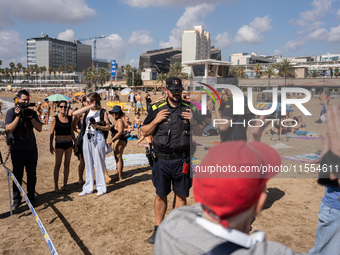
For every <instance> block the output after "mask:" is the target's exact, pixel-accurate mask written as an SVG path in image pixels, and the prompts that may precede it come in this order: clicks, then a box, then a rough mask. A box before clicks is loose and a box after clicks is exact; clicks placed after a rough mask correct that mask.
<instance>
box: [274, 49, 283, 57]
mask: <svg viewBox="0 0 340 255" xmlns="http://www.w3.org/2000/svg"><path fill="white" fill-rule="evenodd" d="M274 55H275V56H276V55H282V52H281V50H279V49H275V50H274Z"/></svg>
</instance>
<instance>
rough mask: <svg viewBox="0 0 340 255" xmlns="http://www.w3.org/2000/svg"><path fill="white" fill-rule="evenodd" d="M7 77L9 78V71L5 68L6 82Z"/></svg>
mask: <svg viewBox="0 0 340 255" xmlns="http://www.w3.org/2000/svg"><path fill="white" fill-rule="evenodd" d="M8 76H9V69H8V68H7V67H6V68H5V77H6V80H7V81H8Z"/></svg>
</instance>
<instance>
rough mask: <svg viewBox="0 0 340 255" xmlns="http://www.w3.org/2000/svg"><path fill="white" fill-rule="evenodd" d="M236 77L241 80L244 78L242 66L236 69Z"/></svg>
mask: <svg viewBox="0 0 340 255" xmlns="http://www.w3.org/2000/svg"><path fill="white" fill-rule="evenodd" d="M236 76H237V77H239V78H243V77H244V71H243V68H242V66H239V67H238V68H237V74H236Z"/></svg>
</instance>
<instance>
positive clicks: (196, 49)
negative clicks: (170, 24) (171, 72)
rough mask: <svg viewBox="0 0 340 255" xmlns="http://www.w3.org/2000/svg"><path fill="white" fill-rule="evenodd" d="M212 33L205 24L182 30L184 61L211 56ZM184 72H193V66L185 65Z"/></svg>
mask: <svg viewBox="0 0 340 255" xmlns="http://www.w3.org/2000/svg"><path fill="white" fill-rule="evenodd" d="M210 48H211V40H210V33H209V32H207V31H204V29H203V26H194V29H193V30H183V32H182V62H185V61H193V60H202V59H209V58H210ZM183 72H185V73H187V74H189V75H190V74H191V67H188V66H184V68H183Z"/></svg>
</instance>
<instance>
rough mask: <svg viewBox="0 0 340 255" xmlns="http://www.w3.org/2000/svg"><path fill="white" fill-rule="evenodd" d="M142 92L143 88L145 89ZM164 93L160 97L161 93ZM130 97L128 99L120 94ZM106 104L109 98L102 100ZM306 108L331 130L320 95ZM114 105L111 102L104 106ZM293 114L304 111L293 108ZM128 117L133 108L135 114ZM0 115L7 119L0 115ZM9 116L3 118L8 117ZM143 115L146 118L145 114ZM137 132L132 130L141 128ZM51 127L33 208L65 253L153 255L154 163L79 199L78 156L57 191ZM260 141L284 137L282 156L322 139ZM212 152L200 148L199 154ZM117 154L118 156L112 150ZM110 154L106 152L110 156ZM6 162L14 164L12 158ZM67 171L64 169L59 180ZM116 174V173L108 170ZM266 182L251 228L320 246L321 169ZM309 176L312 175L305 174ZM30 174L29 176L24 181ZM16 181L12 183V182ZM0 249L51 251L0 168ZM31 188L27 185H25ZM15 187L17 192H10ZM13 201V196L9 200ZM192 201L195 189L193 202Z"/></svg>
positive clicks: (44, 135) (310, 124)
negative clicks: (317, 237)
mask: <svg viewBox="0 0 340 255" xmlns="http://www.w3.org/2000/svg"><path fill="white" fill-rule="evenodd" d="M143 95H144V93H143ZM13 96H14V95H13V94H11V93H9V92H6V93H5V92H0V97H12V98H13ZM159 96H160V93H158V94H157V96H153V97H154V98H155V97H156V98H157V97H159ZM43 99H44V96H43V95H40V94H33V95H32V101H33V102H34V101H35V102H38V101H42V100H43ZM121 99H122V100H123V101H126V97H125V96H124V97H122V98H121ZM339 103H340V100H339V99H331V101H330V105H327V106H326V108H327V110H328V109H330V107H331V106H332V105H335V104H339ZM103 105H104V104H103ZM305 106H306V108H307V109H308V110H309V111H310V112H311V113H312V114H313V115H314V116H315V117H314V118H304V121H305V122H306V124H307V130H309V131H315V132H321V131H327V124H317V123H315V120H317V119H318V118H319V114H320V110H321V106H320V105H319V104H318V99H317V98H312V99H311V100H310V101H309V102H308V103H307V104H305ZM106 109H107V110H109V107H107V106H106ZM294 109H295V110H296V111H295V112H294V116H296V115H297V114H298V113H300V111H299V110H297V109H296V107H295V108H294ZM128 116H130V121H133V114H132V113H129V114H128ZM0 118H1V117H0ZM2 118H3V117H2ZM141 118H142V120H144V118H145V116H142V117H141ZM135 133H136V132H134V134H135ZM49 135H50V125H48V126H43V131H42V132H41V133H36V138H37V144H38V151H39V160H38V166H37V186H36V192H37V194H38V196H37V206H36V207H35V210H36V212H37V214H38V215H39V217H40V220H41V222H42V223H43V224H44V226H45V228H46V230H47V232H48V234H49V236H50V238H51V240H52V242H53V244H54V245H55V247H56V250H57V251H58V253H59V254H151V253H152V250H153V245H151V244H149V243H148V242H147V240H148V238H149V236H150V235H151V234H152V232H153V227H154V224H155V217H154V208H153V204H154V197H155V189H154V187H153V185H152V181H151V168H150V166H148V165H145V166H137V167H125V168H124V172H123V181H121V182H118V183H115V184H109V185H108V193H107V194H105V195H103V196H100V197H97V196H96V194H95V193H93V194H91V195H87V196H85V197H79V196H78V194H79V192H81V186H80V185H79V184H78V172H77V164H78V159H77V158H76V157H74V156H73V157H72V159H71V166H70V175H69V188H70V190H69V191H67V192H61V193H55V192H53V190H54V184H53V168H54V155H51V154H50V152H49ZM195 140H196V141H197V142H199V143H202V144H205V145H209V146H214V144H212V142H214V141H218V140H219V139H218V137H195ZM262 141H263V142H265V143H267V144H270V145H275V144H277V143H284V144H286V145H288V146H292V147H293V148H290V149H280V150H278V152H279V154H280V155H281V156H291V155H299V154H305V153H313V152H316V151H317V150H319V149H321V139H316V140H300V139H293V138H291V139H289V141H286V140H280V141H278V140H277V137H273V140H272V141H271V140H270V136H269V135H263V138H262ZM134 142H135V141H129V142H128V145H127V147H126V148H125V152H124V154H131V153H145V148H144V147H142V146H133V145H132V144H133V143H134ZM0 150H1V153H2V156H3V157H4V158H5V157H6V155H7V152H8V148H7V146H6V143H5V137H3V136H1V137H0ZM206 152H207V151H204V149H203V148H198V149H197V152H196V153H197V154H196V155H197V156H199V155H204V154H205V153H206ZM110 155H112V154H110ZM110 155H107V156H110ZM282 164H283V165H291V164H294V165H296V166H297V167H299V166H300V165H301V166H303V164H304V163H301V162H297V161H289V160H283V161H282ZM6 166H7V167H8V168H10V169H12V164H11V161H10V159H9V160H8V161H7V163H6ZM62 172H63V169H61V171H60V177H59V183H60V187H61V186H62V182H61V180H62V179H63V175H62ZM109 175H110V176H111V177H116V176H117V171H116V170H112V171H109ZM279 176H281V178H274V179H272V180H270V181H269V182H268V184H267V189H268V199H267V201H266V204H265V208H264V210H263V211H262V215H261V216H260V217H257V218H256V220H255V222H254V223H253V224H252V227H253V230H261V231H264V232H265V233H266V235H267V240H272V241H277V242H281V243H283V244H285V245H287V246H289V247H291V248H292V249H294V251H295V252H308V251H309V249H310V248H312V247H313V245H314V236H315V231H316V226H317V222H318V209H319V204H320V199H321V198H322V196H323V194H324V187H322V186H319V185H317V183H316V176H317V175H316V174H315V173H314V174H308V175H306V174H298V173H296V174H294V175H293V176H294V178H285V177H287V175H279ZM301 177H310V178H301ZM25 180H26V174H24V181H25ZM11 185H12V182H11ZM0 187H1V188H0V191H1V192H0V201H1V203H0V222H1V224H0V235H1V237H0V254H6V255H10V254H38V255H40V254H44V255H45V254H49V253H50V252H49V249H48V246H47V244H46V243H45V240H44V238H43V236H42V234H41V231H40V229H39V227H38V225H37V223H36V222H35V220H34V218H33V216H32V214H31V212H30V210H29V209H28V207H27V205H25V204H23V205H21V207H20V208H19V209H18V210H15V211H14V214H13V216H10V214H9V201H8V187H7V175H6V172H5V171H4V170H2V169H0ZM23 189H24V190H25V191H26V184H25V182H24V183H23ZM11 192H12V191H11ZM172 199H173V193H171V194H170V195H169V198H168V201H169V205H168V211H167V213H169V212H170V211H171V205H172V202H171V201H172ZM11 203H12V201H11ZM193 203H194V200H193V195H192V190H191V192H190V196H189V198H188V205H192V204H193Z"/></svg>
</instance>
